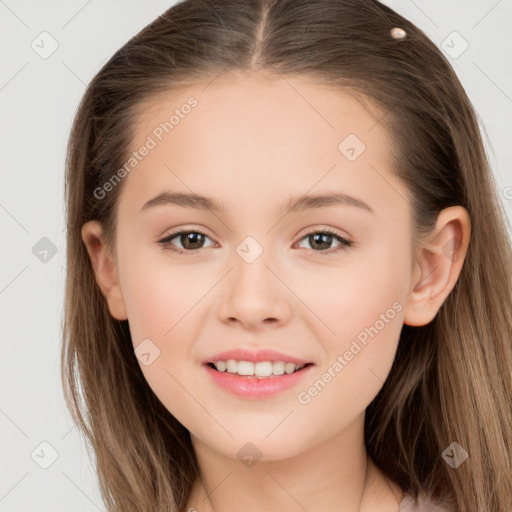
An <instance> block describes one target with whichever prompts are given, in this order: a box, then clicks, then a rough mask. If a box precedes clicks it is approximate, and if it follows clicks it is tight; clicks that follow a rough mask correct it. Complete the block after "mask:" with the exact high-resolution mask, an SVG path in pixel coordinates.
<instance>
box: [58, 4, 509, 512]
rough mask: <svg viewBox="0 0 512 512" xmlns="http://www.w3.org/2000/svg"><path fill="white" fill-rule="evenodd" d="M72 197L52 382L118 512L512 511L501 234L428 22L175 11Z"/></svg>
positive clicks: (150, 42)
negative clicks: (58, 380) (58, 379)
mask: <svg viewBox="0 0 512 512" xmlns="http://www.w3.org/2000/svg"><path fill="white" fill-rule="evenodd" d="M66 200H67V208H68V220H67V222H68V224H67V227H68V235H67V237H68V238H67V244H68V246H67V258H68V276H67V287H66V310H65V325H64V345H63V350H62V369H63V373H62V377H63V385H64V390H65V396H66V400H67V403H68V406H69V408H70V410H71V413H72V415H73V418H74V420H75V421H76V422H77V424H78V425H79V427H80V428H81V430H82V432H83V433H84V435H85V436H86V438H87V440H88V442H89V443H90V446H91V447H92V453H90V455H93V456H94V457H95V459H96V460H95V463H96V466H97V476H98V479H99V484H100V489H101V493H102V496H103V499H104V501H105V503H106V505H107V508H108V510H109V511H123V512H126V511H172V512H185V511H190V512H192V511H199V512H211V511H217V512H228V511H229V512H231V511H249V512H256V511H264V512H268V511H283V510H285V511H297V512H298V511H305V510H306V511H309V512H313V511H340V512H354V511H359V512H397V511H398V510H400V511H401V512H412V511H427V510H429V511H434V510H436V511H446V512H447V511H457V512H510V510H512V478H511V475H512V467H511V453H512V407H511V396H512V354H511V352H512V351H511V342H512V315H511V312H512V294H511V286H510V285H511V282H510V277H511V265H512V255H511V246H510V239H509V237H508V234H507V230H506V225H505V221H504V218H505V214H504V211H503V209H502V207H501V204H500V199H499V197H498V194H497V190H496V184H495V182H494V179H493V174H492V172H491V170H490V168H489V164H488V161H487V159H486V155H485V152H484V147H483V144H482V139H481V135H480V131H479V127H478V122H477V118H476V115H475V112H474V110H473V108H472V106H471V104H470V102H469V100H468V97H467V95H466V93H465V91H464V89H463V87H462V85H461V83H460V81H459V80H458V78H457V76H456V74H455V73H454V71H453V69H452V68H451V66H450V64H449V63H448V61H447V59H446V58H445V57H444V56H443V55H442V53H441V52H440V51H439V50H438V48H437V47H436V46H435V45H434V44H433V43H432V41H430V40H429V39H428V38H427V37H426V35H425V34H424V33H423V32H422V31H421V30H419V29H418V28H417V27H416V26H414V25H413V24H412V23H410V22H409V21H407V20H406V19H404V18H403V17H401V16H399V15H398V14H397V13H395V12H394V11H392V10H391V9H390V8H388V7H386V6H384V5H382V4H380V3H379V2H377V1H373V0H212V1H209V2H206V1H200V0H186V1H183V2H181V3H178V4H176V5H175V6H174V7H172V8H171V9H169V10H168V11H166V12H165V13H164V14H163V15H162V16H160V17H159V18H158V19H156V20H155V21H154V22H153V23H151V24H150V25H149V26H147V27H146V28H145V29H144V30H142V31H141V32H140V33H139V34H137V35H136V36H135V37H133V38H132V39H131V40H130V41H128V43H127V44H126V45H125V46H123V47H122V48H121V49H120V50H119V51H118V52H117V53H116V54H115V55H114V56H113V57H112V58H111V59H110V60H109V61H108V62H107V63H106V64H105V65H104V67H103V68H102V69H101V70H100V71H99V73H98V74H97V75H96V77H95V78H94V79H93V81H92V82H91V84H90V85H89V87H88V89H87V91H86V93H85V96H84V98H83V100H82V103H81V105H80V107H79V110H78V113H77V115H76V119H75V122H74V126H73V130H72V133H71V137H70V141H69V152H68V160H67V175H66ZM88 446H89V445H88Z"/></svg>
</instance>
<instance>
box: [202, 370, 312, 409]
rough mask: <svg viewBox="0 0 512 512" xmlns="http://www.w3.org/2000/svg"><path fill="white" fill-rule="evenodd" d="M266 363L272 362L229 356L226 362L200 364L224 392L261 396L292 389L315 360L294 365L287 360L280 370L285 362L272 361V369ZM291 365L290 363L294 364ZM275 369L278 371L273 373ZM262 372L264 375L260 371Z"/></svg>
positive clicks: (307, 372) (309, 371)
mask: <svg viewBox="0 0 512 512" xmlns="http://www.w3.org/2000/svg"><path fill="white" fill-rule="evenodd" d="M219 363H220V364H219ZM222 363H225V364H222ZM245 363H247V364H245ZM265 363H269V364H270V363H271V362H270V361H263V362H259V363H253V362H249V361H235V360H228V361H225V362H224V361H216V362H215V363H213V362H206V363H204V364H203V365H202V367H203V368H204V370H205V371H206V373H207V375H208V377H209V378H210V379H211V382H212V383H213V384H214V385H216V386H218V387H219V388H221V389H222V390H224V392H228V393H229V394H231V395H235V396H237V397H238V398H243V399H247V400H263V399H266V398H271V397H272V396H275V395H278V394H280V393H282V392H284V391H285V390H287V389H290V390H291V389H292V388H294V387H295V386H297V385H298V383H299V382H300V381H302V380H304V379H305V378H306V377H307V375H308V374H310V373H311V371H312V368H313V367H314V366H315V364H314V363H304V364H302V365H295V363H291V362H290V363H288V364H289V365H290V366H288V367H287V369H288V372H287V371H283V366H284V365H286V363H284V362H283V361H272V371H271V369H270V366H269V364H265ZM228 365H229V367H228ZM251 365H252V366H251ZM274 365H275V368H274ZM291 365H293V368H292V366H291ZM230 370H232V371H230ZM274 371H276V373H278V375H274ZM262 373H264V374H265V375H262Z"/></svg>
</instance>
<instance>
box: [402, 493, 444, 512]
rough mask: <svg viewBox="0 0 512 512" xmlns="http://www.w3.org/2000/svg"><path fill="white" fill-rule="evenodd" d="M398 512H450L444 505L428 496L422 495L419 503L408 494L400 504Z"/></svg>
mask: <svg viewBox="0 0 512 512" xmlns="http://www.w3.org/2000/svg"><path fill="white" fill-rule="evenodd" d="M398 512H448V510H447V509H446V508H444V507H443V506H442V505H438V504H437V503H435V502H433V501H432V500H430V499H428V498H427V497H426V496H423V495H420V496H419V497H418V502H417V503H415V502H414V498H413V497H412V496H411V495H410V494H406V495H405V496H404V499H403V500H402V502H401V503H400V508H399V509H398Z"/></svg>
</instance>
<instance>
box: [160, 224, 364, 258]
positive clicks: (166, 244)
mask: <svg viewBox="0 0 512 512" xmlns="http://www.w3.org/2000/svg"><path fill="white" fill-rule="evenodd" d="M189 233H195V234H198V235H202V236H204V237H207V238H210V237H209V236H208V235H206V234H205V233H203V232H202V231H197V230H188V231H187V230H183V231H177V232H176V233H171V234H170V235H168V236H166V237H165V238H162V239H161V240H158V243H159V244H160V245H161V246H162V249H163V250H164V251H171V252H173V253H177V254H183V255H185V256H192V255H193V253H197V252H198V251H199V249H190V250H185V251H184V250H182V249H179V248H176V247H173V246H172V244H171V243H170V241H171V240H172V239H174V238H176V237H178V236H180V235H184V234H189ZM316 234H320V235H329V236H332V237H333V238H335V239H336V240H338V241H339V242H340V245H339V246H338V247H337V248H335V249H329V250H327V251H315V250H313V249H309V250H310V251H312V252H313V254H314V255H315V256H317V255H318V256H319V255H322V256H323V255H327V256H329V255H333V254H335V253H338V252H339V251H347V250H348V249H350V248H351V247H353V246H354V243H353V242H351V241H350V240H347V239H346V238H343V237H341V236H340V235H338V234H337V233H335V232H334V231H332V230H330V229H323V230H318V231H311V232H309V233H306V234H305V235H304V236H303V237H302V238H301V239H300V240H303V239H304V238H307V237H308V236H311V235H316Z"/></svg>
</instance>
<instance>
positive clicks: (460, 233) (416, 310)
mask: <svg viewBox="0 0 512 512" xmlns="http://www.w3.org/2000/svg"><path fill="white" fill-rule="evenodd" d="M470 236H471V220H470V217H469V214H468V212H467V210H466V209H465V208H463V207H462V206H452V207H450V208H446V209H444V210H443V211H442V212H441V213H440V214H439V216H438V219H437V223H436V227H435V229H434V231H433V234H431V235H429V236H428V237H427V239H426V240H424V241H423V242H422V243H421V246H420V247H419V249H418V253H417V255H416V259H417V261H416V264H415V266H414V271H413V280H412V286H413V289H412V291H411V292H410V294H409V296H408V300H407V302H406V306H405V316H404V324H406V325H410V326H423V325H427V324H429V323H430V322H431V321H432V320H433V319H434V318H435V316H436V315H437V313H438V311H439V309H440V308H441V306H442V305H443V303H444V301H445V299H446V298H447V297H448V295H449V294H450V292H451V291H452V290H453V288H454V287H455V284H456V283H457V279H458V278H459V275H460V272H461V270H462V265H463V264H464V260H465V258H466V254H467V251H468V246H469V239H470Z"/></svg>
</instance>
